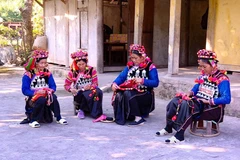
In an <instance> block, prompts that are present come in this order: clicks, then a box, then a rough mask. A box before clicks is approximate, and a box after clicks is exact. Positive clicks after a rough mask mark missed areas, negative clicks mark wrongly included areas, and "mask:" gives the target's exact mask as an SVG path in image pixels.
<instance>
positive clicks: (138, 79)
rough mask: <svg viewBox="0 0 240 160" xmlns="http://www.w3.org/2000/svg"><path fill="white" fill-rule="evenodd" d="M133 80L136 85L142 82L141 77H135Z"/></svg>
mask: <svg viewBox="0 0 240 160" xmlns="http://www.w3.org/2000/svg"><path fill="white" fill-rule="evenodd" d="M134 82H135V83H136V84H138V85H140V84H143V78H135V79H134Z"/></svg>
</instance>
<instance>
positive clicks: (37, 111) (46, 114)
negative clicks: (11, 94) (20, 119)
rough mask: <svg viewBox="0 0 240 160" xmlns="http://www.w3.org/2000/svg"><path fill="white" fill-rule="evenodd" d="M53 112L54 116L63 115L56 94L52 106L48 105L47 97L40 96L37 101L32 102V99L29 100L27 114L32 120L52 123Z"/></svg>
mask: <svg viewBox="0 0 240 160" xmlns="http://www.w3.org/2000/svg"><path fill="white" fill-rule="evenodd" d="M52 112H53V114H54V117H59V116H61V114H60V106H59V103H58V100H57V96H56V95H55V94H53V102H52V103H51V104H50V106H47V99H46V98H45V97H39V98H38V99H37V100H36V101H35V102H32V101H31V99H30V100H28V101H27V104H26V114H27V115H28V116H29V117H30V120H31V121H39V122H46V123H51V122H52V121H53V119H52Z"/></svg>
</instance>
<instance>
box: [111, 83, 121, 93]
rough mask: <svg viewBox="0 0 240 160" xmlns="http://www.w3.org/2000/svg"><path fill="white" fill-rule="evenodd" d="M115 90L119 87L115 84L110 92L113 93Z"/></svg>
mask: <svg viewBox="0 0 240 160" xmlns="http://www.w3.org/2000/svg"><path fill="white" fill-rule="evenodd" d="M117 89H119V86H118V85H117V84H116V83H113V84H112V91H113V92H115V91H116V90H117Z"/></svg>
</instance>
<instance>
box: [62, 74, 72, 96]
mask: <svg viewBox="0 0 240 160" xmlns="http://www.w3.org/2000/svg"><path fill="white" fill-rule="evenodd" d="M73 82H74V78H73V72H72V71H70V72H68V75H67V77H66V79H65V83H64V88H65V90H66V91H68V92H70V88H71V84H72V83H73Z"/></svg>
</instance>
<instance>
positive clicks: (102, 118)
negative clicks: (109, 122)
mask: <svg viewBox="0 0 240 160" xmlns="http://www.w3.org/2000/svg"><path fill="white" fill-rule="evenodd" d="M106 118H107V116H106V115H104V114H102V115H101V116H100V117H98V118H97V119H95V120H93V123H95V122H100V121H102V120H105V119H106Z"/></svg>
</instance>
